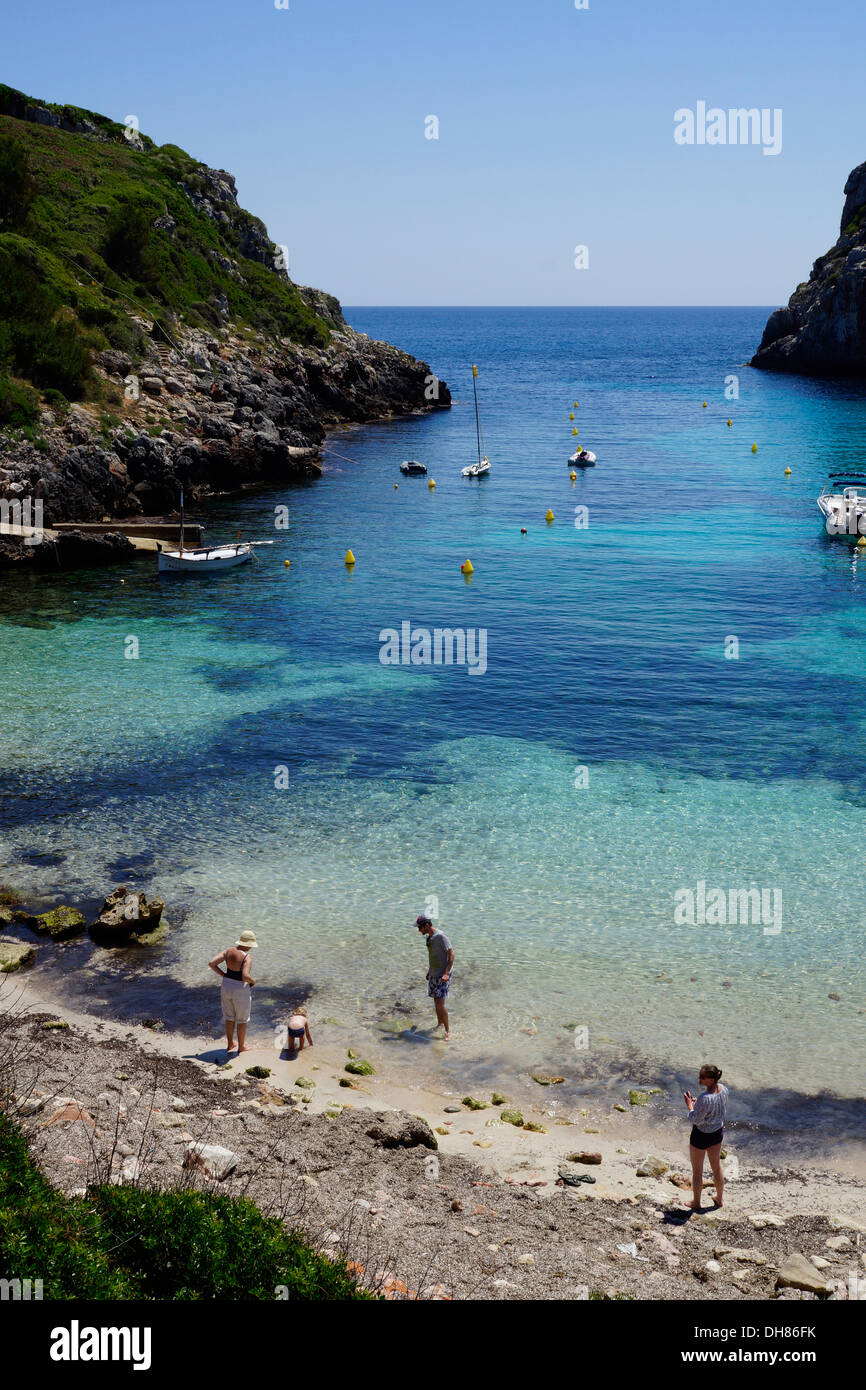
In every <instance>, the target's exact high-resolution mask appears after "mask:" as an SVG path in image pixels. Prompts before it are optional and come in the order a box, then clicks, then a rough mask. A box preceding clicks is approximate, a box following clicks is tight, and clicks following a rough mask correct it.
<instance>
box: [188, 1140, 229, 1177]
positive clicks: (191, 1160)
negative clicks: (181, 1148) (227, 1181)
mask: <svg viewBox="0 0 866 1390" xmlns="http://www.w3.org/2000/svg"><path fill="white" fill-rule="evenodd" d="M237 1165H238V1156H237V1154H234V1153H232V1151H231V1149H224V1148H222V1147H221V1146H220V1145H219V1144H201V1143H198V1144H197V1143H193V1144H190V1145H188V1147H187V1150H186V1153H185V1154H184V1159H183V1166H184V1168H197V1169H200V1170H201V1171H202V1172H204V1173H205V1174H207V1176H208V1177H209V1178H214V1179H215V1180H216V1181H217V1182H221V1181H222V1180H223V1178H227V1177H228V1175H229V1173H232V1172H233V1171H234V1169H235V1168H236V1167H237Z"/></svg>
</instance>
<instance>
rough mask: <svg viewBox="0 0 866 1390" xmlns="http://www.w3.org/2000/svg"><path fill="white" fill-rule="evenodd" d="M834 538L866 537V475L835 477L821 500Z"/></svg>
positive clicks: (833, 475) (843, 474)
mask: <svg viewBox="0 0 866 1390" xmlns="http://www.w3.org/2000/svg"><path fill="white" fill-rule="evenodd" d="M818 510H819V512H820V513H821V515H822V516H823V518H824V526H825V529H826V531H827V534H828V535H830V536H866V473H831V474H830V476H829V477H828V479H827V481H826V483H825V484H824V486H823V488H822V489H821V493H820V496H819V497H818Z"/></svg>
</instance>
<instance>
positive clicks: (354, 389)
mask: <svg viewBox="0 0 866 1390" xmlns="http://www.w3.org/2000/svg"><path fill="white" fill-rule="evenodd" d="M450 403H451V396H450V392H449V390H448V387H447V386H446V384H445V383H444V382H443V381H439V380H437V378H436V377H435V376H434V374H433V373H432V372H431V370H430V368H429V367H428V365H427V364H426V363H424V362H419V361H417V360H416V359H415V358H413V357H411V356H409V354H407V353H405V352H402V351H400V350H399V349H397V348H395V347H392V346H390V345H389V344H387V343H382V342H374V341H372V340H371V339H370V338H368V337H367V335H366V334H363V333H357V332H355V331H354V330H353V329H352V328H350V327H349V325H348V324H347V323H346V322H345V319H344V318H343V314H342V311H341V308H340V305H339V303H338V302H337V300H336V299H334V298H333V296H331V295H328V294H325V293H323V292H321V291H317V290H311V289H307V288H304V287H300V286H297V285H296V284H294V282H293V281H292V280H291V279H290V278H289V276H288V274H287V272H286V270H285V269H284V268H283V256H282V255H281V248H279V247H278V246H276V245H275V244H274V243H272V242H271V241H270V239H269V237H268V235H267V231H266V229H265V227H264V224H263V223H262V222H261V221H260V220H259V219H258V218H255V217H253V216H252V215H251V214H249V213H247V212H245V211H244V210H243V209H242V208H240V206H239V205H238V200H237V193H236V189H235V182H234V179H233V178H232V176H231V175H230V174H227V173H225V171H223V170H217V169H211V168H208V167H207V166H206V165H203V164H200V163H198V162H197V161H195V160H193V159H192V158H191V157H190V156H189V155H186V154H185V153H184V152H183V151H182V150H180V149H178V148H177V147H176V146H173V145H165V146H160V147H158V146H155V145H154V144H153V142H152V141H150V140H149V139H148V138H147V137H146V136H142V135H141V134H140V133H139V132H137V131H134V130H132V131H131V130H129V129H128V128H127V129H124V127H122V126H119V125H118V124H117V123H115V122H112V121H109V120H107V119H106V118H105V117H102V116H98V115H96V114H95V113H93V112H88V111H83V110H80V109H79V108H75V107H60V106H52V105H50V104H48V103H42V102H36V101H34V100H32V99H31V98H28V97H25V96H24V95H23V94H22V93H19V92H15V91H13V90H12V89H10V88H8V87H2V86H0V499H4V498H5V499H6V501H7V502H8V503H10V504H12V505H13V506H14V504H15V503H16V502H17V503H20V504H22V505H26V500H27V499H28V498H29V499H30V503H31V508H35V505H36V503H37V501H41V505H42V523H43V525H44V526H45V527H46V528H49V527H52V526H53V525H55V524H57V523H58V522H68V521H79V522H103V521H105V520H106V519H115V518H116V519H120V518H123V519H125V520H129V521H136V520H139V519H141V518H142V517H153V516H158V515H164V514H174V513H176V509H177V503H178V495H179V492H180V488H181V487H183V488H184V490H185V496H186V498H187V500H188V501H189V502H193V503H194V502H195V501H196V500H201V499H204V498H206V497H208V496H213V495H215V494H219V493H227V492H233V491H238V490H240V489H242V488H245V487H248V486H255V485H266V484H271V485H272V484H279V483H282V482H286V481H295V480H298V479H302V478H305V477H314V476H316V475H317V474H318V473H320V472H321V463H320V448H321V445H322V443H323V441H324V439H325V436H326V432H327V431H328V430H329V429H332V428H334V427H337V426H339V425H342V424H348V423H361V422H364V421H372V420H382V419H388V418H390V417H395V416H399V415H406V414H411V413H421V412H426V411H430V410H435V409H442V408H446V407H448V406H449V405H450ZM31 514H32V513H31ZM3 519H4V520H8V521H13V522H14V520H15V519H16V518H15V514H14V512H8V511H7V515H6V516H4V518H3ZM24 519H25V524H26V515H25V518H24ZM4 531H5V532H6V534H3V535H0V566H2V565H4V564H6V565H8V564H14V563H16V562H19V561H25V562H29V561H33V562H36V563H40V562H42V561H43V560H44V561H45V562H46V563H48V562H49V557H47V556H46V554H45V550H46V549H47V547H43V548H42V552H41V553H40V548H39V547H33V546H27V545H26V544H25V543H24V542H23V541H22V540H20V539H19V538H17V537H16V536H15V535H10V534H8V526H6V527H4ZM58 546H59V547H60V553H61V555H62V556H63V558H64V563H70V564H76V563H86V562H87V561H88V559H92V561H93V562H95V563H102V562H104V561H111V560H113V559H120V558H124V557H125V556H126V555H127V554H128V553H130V552H131V548H130V547H129V545H128V543H127V542H125V541H123V540H122V539H120V538H117V539H115V538H113V537H112V538H110V539H107V540H106V539H103V538H98V537H90V536H81V535H79V536H78V537H77V538H75V539H74V538H72V537H68V536H64V537H63V538H62V539H61V540H60V541H59V542H58ZM57 562H58V560H57V555H56V554H52V556H51V557H50V563H51V567H52V568H55V567H56V565H57Z"/></svg>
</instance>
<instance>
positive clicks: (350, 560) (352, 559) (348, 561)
mask: <svg viewBox="0 0 866 1390" xmlns="http://www.w3.org/2000/svg"><path fill="white" fill-rule="evenodd" d="M354 563H355V557H354V555H353V554H352V552H351V550H347V551H346V564H347V565H354Z"/></svg>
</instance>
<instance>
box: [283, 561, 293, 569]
mask: <svg viewBox="0 0 866 1390" xmlns="http://www.w3.org/2000/svg"><path fill="white" fill-rule="evenodd" d="M283 563H284V565H285V567H286V569H288V568H289V565H290V564H291V563H292V562H291V560H284V561H283Z"/></svg>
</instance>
